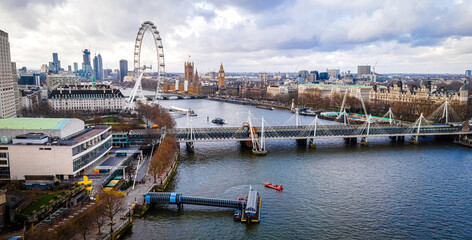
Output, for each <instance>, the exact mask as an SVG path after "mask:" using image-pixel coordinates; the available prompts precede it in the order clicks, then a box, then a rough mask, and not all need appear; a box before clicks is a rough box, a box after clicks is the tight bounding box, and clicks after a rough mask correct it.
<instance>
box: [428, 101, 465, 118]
mask: <svg viewBox="0 0 472 240" xmlns="http://www.w3.org/2000/svg"><path fill="white" fill-rule="evenodd" d="M427 119H428V120H430V121H433V122H439V123H450V122H461V118H460V117H459V115H458V114H457V113H456V111H454V108H452V106H451V104H450V103H449V102H448V101H445V102H444V103H443V104H441V106H439V107H438V108H437V109H436V110H435V111H434V112H433V113H431V114H430V115H429V116H428V117H427Z"/></svg>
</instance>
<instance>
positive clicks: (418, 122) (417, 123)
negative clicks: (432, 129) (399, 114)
mask: <svg viewBox="0 0 472 240" xmlns="http://www.w3.org/2000/svg"><path fill="white" fill-rule="evenodd" d="M422 121H425V122H426V121H427V120H426V118H425V117H424V116H423V113H421V115H420V117H419V118H418V120H416V121H415V122H414V123H413V129H415V128H416V135H411V138H410V143H412V144H418V143H419V134H420V131H421V122H422Z"/></svg>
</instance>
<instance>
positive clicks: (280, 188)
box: [264, 182, 284, 191]
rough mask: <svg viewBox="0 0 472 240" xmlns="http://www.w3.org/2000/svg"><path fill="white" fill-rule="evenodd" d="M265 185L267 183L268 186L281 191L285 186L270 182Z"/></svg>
mask: <svg viewBox="0 0 472 240" xmlns="http://www.w3.org/2000/svg"><path fill="white" fill-rule="evenodd" d="M264 185H265V186H266V187H269V188H273V189H275V190H279V191H281V190H282V189H284V187H282V185H274V184H272V183H268V182H265V183H264Z"/></svg>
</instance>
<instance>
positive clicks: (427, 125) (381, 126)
mask: <svg viewBox="0 0 472 240" xmlns="http://www.w3.org/2000/svg"><path fill="white" fill-rule="evenodd" d="M448 109H450V110H448ZM451 111H452V112H453V111H454V110H453V109H452V108H450V106H449V105H448V103H447V102H446V103H445V104H443V105H442V106H441V107H440V108H438V110H436V111H435V112H433V114H431V116H429V117H428V119H429V120H428V119H427V118H425V117H424V116H423V114H421V115H420V117H419V118H418V119H417V120H416V121H415V122H413V123H411V122H408V124H406V123H396V121H395V119H394V115H393V114H392V113H391V110H390V111H389V113H387V114H386V115H387V116H389V117H388V118H386V120H385V121H384V122H377V121H376V120H374V118H372V117H371V116H368V117H367V118H366V121H365V122H364V123H363V124H359V125H348V124H346V122H345V124H337V125H320V124H318V117H315V119H314V121H313V122H312V123H311V124H310V125H303V126H301V125H298V122H299V121H298V118H297V121H296V123H297V124H296V125H295V126H270V127H264V122H265V121H264V119H263V118H262V124H261V126H260V127H255V126H253V124H252V120H251V116H250V113H249V116H248V120H247V121H246V122H244V123H243V125H242V127H214V128H193V127H192V124H191V122H192V121H191V119H190V118H189V119H190V120H189V121H188V125H189V126H188V127H187V128H174V129H142V130H132V131H130V133H129V138H130V140H131V141H138V140H143V139H149V138H151V139H156V138H159V137H161V138H162V137H163V136H165V135H166V134H171V135H174V137H175V139H176V140H177V141H178V142H185V143H186V144H187V148H188V149H190V150H193V147H194V146H193V143H195V142H221V141H240V142H241V143H248V144H249V146H251V145H252V148H253V153H254V154H256V155H263V154H265V153H266V149H265V140H290V139H293V140H297V143H298V144H305V145H306V144H307V143H308V144H309V146H311V147H315V146H316V145H315V140H316V139H327V138H344V139H345V140H346V141H351V142H357V138H360V139H361V144H362V145H368V138H371V137H391V138H392V139H399V140H404V139H405V137H410V142H411V143H415V144H417V143H418V138H419V137H420V136H460V135H463V136H465V135H469V134H472V131H471V130H470V127H469V123H468V122H464V123H458V122H452V121H449V119H451V117H449V115H451V114H450V113H451ZM438 113H439V114H438ZM441 114H442V115H441ZM296 115H297V116H298V114H296ZM452 115H453V116H456V117H457V114H455V113H454V112H453V114H452ZM339 116H342V115H341V114H340V115H339ZM339 116H338V119H339ZM438 116H439V118H438ZM434 118H436V120H438V119H442V121H443V122H445V123H443V124H434V123H433V120H432V119H434Z"/></svg>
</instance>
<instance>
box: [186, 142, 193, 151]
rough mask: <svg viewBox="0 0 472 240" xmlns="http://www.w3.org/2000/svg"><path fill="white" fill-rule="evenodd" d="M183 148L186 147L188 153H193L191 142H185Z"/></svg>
mask: <svg viewBox="0 0 472 240" xmlns="http://www.w3.org/2000/svg"><path fill="white" fill-rule="evenodd" d="M185 146H186V147H187V151H188V152H192V153H193V152H195V146H194V144H193V142H186V143H185Z"/></svg>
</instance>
